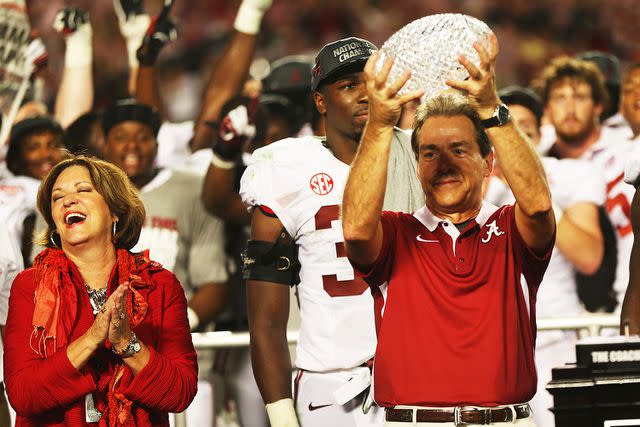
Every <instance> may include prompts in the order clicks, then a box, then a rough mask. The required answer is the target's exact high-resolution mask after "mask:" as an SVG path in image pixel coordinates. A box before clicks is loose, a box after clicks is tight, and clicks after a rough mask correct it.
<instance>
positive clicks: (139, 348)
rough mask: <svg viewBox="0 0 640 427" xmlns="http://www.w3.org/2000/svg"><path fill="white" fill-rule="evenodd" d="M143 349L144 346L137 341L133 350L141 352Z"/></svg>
mask: <svg viewBox="0 0 640 427" xmlns="http://www.w3.org/2000/svg"><path fill="white" fill-rule="evenodd" d="M141 349H142V347H140V343H139V342H136V343H134V344H133V351H134V352H135V353H137V352H139V351H140V350H141Z"/></svg>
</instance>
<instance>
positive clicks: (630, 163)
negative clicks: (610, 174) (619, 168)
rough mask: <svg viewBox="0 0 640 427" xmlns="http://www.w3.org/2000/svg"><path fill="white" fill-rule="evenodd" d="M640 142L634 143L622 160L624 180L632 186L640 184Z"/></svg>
mask: <svg viewBox="0 0 640 427" xmlns="http://www.w3.org/2000/svg"><path fill="white" fill-rule="evenodd" d="M639 178H640V144H638V143H635V144H634V146H633V148H632V149H631V151H630V152H629V153H628V157H627V160H626V161H625V162H624V182H626V183H627V184H631V185H633V186H634V187H636V186H638V184H640V180H639Z"/></svg>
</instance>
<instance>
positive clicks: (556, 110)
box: [541, 57, 634, 310]
mask: <svg viewBox="0 0 640 427" xmlns="http://www.w3.org/2000/svg"><path fill="white" fill-rule="evenodd" d="M541 89H542V100H543V104H544V107H545V116H546V117H547V119H548V120H549V122H550V123H551V124H552V125H553V126H554V128H555V133H556V140H555V142H554V144H553V145H552V146H551V148H550V150H549V154H550V155H552V156H554V157H558V158H561V159H564V158H573V159H584V160H588V161H590V162H591V164H592V165H594V166H596V167H599V168H601V169H602V171H603V173H604V176H605V181H606V186H607V193H606V203H605V206H606V210H607V214H608V216H609V219H610V220H611V223H612V224H613V226H614V228H615V230H616V238H617V251H618V260H617V265H616V270H615V273H616V279H615V282H614V285H613V289H614V291H615V294H616V298H617V302H618V305H617V310H619V309H620V305H621V303H622V299H623V296H624V292H625V289H626V287H627V283H628V280H629V268H628V265H629V257H630V254H631V246H632V244H633V233H632V229H631V220H630V210H631V209H630V207H631V200H632V198H633V193H634V188H633V187H632V186H631V185H629V184H626V183H625V182H624V181H623V175H624V161H625V158H626V157H627V155H628V153H629V151H630V149H631V143H630V141H629V140H628V138H625V137H623V136H622V134H621V133H620V132H616V131H612V130H609V128H605V127H601V126H600V121H599V117H600V114H601V112H602V110H603V108H604V107H605V106H606V105H607V103H608V97H607V91H606V89H605V86H604V81H603V78H602V75H601V73H600V71H599V70H598V69H597V67H596V66H595V65H594V64H592V63H590V62H586V61H581V60H577V59H574V58H568V57H558V58H556V59H554V60H553V61H552V62H551V64H549V65H548V66H547V67H546V68H545V70H544V72H543V77H542V79H541Z"/></svg>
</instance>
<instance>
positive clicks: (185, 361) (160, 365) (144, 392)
mask: <svg viewBox="0 0 640 427" xmlns="http://www.w3.org/2000/svg"><path fill="white" fill-rule="evenodd" d="M154 276H155V277H154V279H155V280H154V281H156V285H157V286H164V290H165V299H164V304H163V307H162V310H163V314H162V330H161V332H160V334H159V341H158V345H157V346H156V348H152V346H151V345H149V344H148V343H145V344H147V346H148V347H149V351H150V353H151V355H150V358H149V362H148V363H147V364H146V365H145V367H144V368H142V370H141V371H140V372H138V375H136V376H135V377H134V379H133V381H132V382H131V384H129V387H127V389H126V390H124V394H125V395H126V396H127V397H128V398H129V399H131V400H132V401H134V402H136V403H137V404H139V405H143V406H147V407H150V408H154V409H158V410H160V411H164V412H182V411H184V410H185V409H186V408H187V406H189V404H190V403H191V401H192V400H193V398H194V396H195V394H196V390H197V387H198V385H197V383H198V364H197V361H196V352H195V350H194V348H193V342H192V341H191V332H190V330H189V321H188V320H187V299H186V298H185V296H184V291H183V290H182V286H180V282H178V279H176V277H175V276H174V275H173V274H171V273H169V272H168V271H166V270H165V271H163V272H162V273H159V274H158V275H154Z"/></svg>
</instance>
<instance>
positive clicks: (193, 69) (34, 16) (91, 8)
mask: <svg viewBox="0 0 640 427" xmlns="http://www.w3.org/2000/svg"><path fill="white" fill-rule="evenodd" d="M161 3H162V2H161V1H160V0H147V1H145V2H144V4H145V10H146V11H148V12H149V13H150V14H152V15H153V14H155V13H157V12H158V11H159V10H160V8H161ZM27 4H28V10H29V15H30V20H31V24H32V27H33V29H34V30H36V31H37V32H38V33H39V34H40V35H41V36H42V38H43V39H44V41H45V44H46V46H47V49H48V51H49V52H50V55H49V56H50V58H49V61H50V63H49V67H48V68H47V70H46V72H45V73H44V74H43V76H44V78H45V80H46V82H47V84H46V85H45V88H44V91H45V93H44V94H43V96H44V99H45V100H46V101H48V102H51V101H52V99H53V97H54V96H55V88H56V87H58V86H57V85H58V83H59V81H60V77H61V72H62V66H63V64H62V59H63V55H62V52H63V49H64V43H63V41H62V39H61V38H60V37H57V36H56V35H55V33H54V30H53V29H52V27H51V24H52V22H53V18H54V16H55V14H56V12H57V11H58V10H59V9H61V8H62V7H66V6H75V7H79V8H81V9H83V10H86V11H88V12H89V14H90V16H91V21H92V25H93V27H94V62H95V67H94V70H95V81H96V106H105V105H107V104H108V103H109V102H110V101H111V100H112V99H113V96H114V94H116V95H119V96H120V97H123V96H124V95H126V93H127V92H126V81H127V64H126V54H125V43H124V41H123V38H122V36H121V34H120V32H119V30H118V23H117V20H116V17H115V15H114V13H113V7H112V5H111V2H110V1H109V0H99V1H88V0H84V1H82V0H75V1H61V0H55V1H41V0H32V1H27ZM238 4H239V2H238V1H213V2H205V1H189V2H186V1H185V2H180V1H178V2H176V4H175V6H174V8H173V11H172V17H173V18H174V21H175V23H176V26H177V27H178V33H179V37H178V40H176V41H175V43H172V44H171V45H170V46H168V47H167V48H166V49H165V50H164V51H163V52H162V55H161V56H160V58H159V71H160V81H161V85H162V87H163V93H164V95H165V96H164V98H165V103H166V104H167V107H168V111H169V113H170V118H171V119H172V120H175V121H180V120H185V119H187V118H190V117H192V116H193V115H194V114H195V111H197V108H198V105H197V102H196V100H198V99H199V93H200V91H201V89H202V87H203V85H204V83H205V81H206V80H205V79H206V76H207V75H208V72H209V70H210V69H211V67H213V66H214V65H215V62H216V60H217V58H218V57H219V55H220V53H221V49H222V47H223V46H224V42H225V40H226V39H227V38H228V36H229V28H230V25H231V23H232V21H233V18H234V16H235V10H236V9H237V6H238ZM435 13H466V14H469V15H471V16H474V17H476V18H478V19H481V20H483V21H485V22H487V24H488V25H489V26H490V27H491V28H492V29H493V31H494V32H495V33H496V34H497V36H498V38H499V40H500V41H501V52H502V53H501V55H500V57H499V58H498V69H499V70H500V72H499V76H498V78H499V80H500V83H501V85H507V84H524V85H526V84H528V83H529V82H530V81H531V79H532V78H533V77H534V76H535V75H536V74H537V73H538V72H539V70H540V69H541V68H542V67H543V66H544V64H546V63H547V62H548V61H549V60H550V59H551V58H552V57H554V56H556V55H559V54H561V53H565V54H569V55H572V54H575V53H577V52H581V51H585V50H603V51H607V52H611V53H613V54H614V55H616V56H618V57H619V58H620V59H621V60H622V61H623V62H627V61H629V62H633V61H634V60H638V59H640V58H639V56H640V51H639V50H638V49H637V46H638V45H639V44H640V35H638V33H637V31H636V23H637V22H638V21H639V20H640V9H639V8H638V7H637V3H636V2H634V0H612V1H604V0H589V1H579V0H561V1H552V0H544V1H536V2H532V1H527V0H515V1H509V2H502V1H498V0H480V1H475V0H434V1H420V0H400V1H388V0H380V1H370V0H356V1H349V2H344V1H340V0H303V1H298V0H280V1H277V2H275V4H274V5H273V7H272V8H271V10H270V12H269V13H268V14H267V15H266V16H265V19H264V23H263V27H262V33H261V37H260V40H259V46H258V49H257V52H256V58H260V57H263V58H266V59H267V60H268V61H273V60H275V59H277V58H280V57H283V56H286V55H292V54H314V53H315V51H316V50H317V49H318V47H319V46H322V45H323V44H325V43H327V42H329V41H331V40H335V39H338V38H341V37H346V36H347V35H350V34H357V35H358V36H360V37H363V38H365V39H367V40H371V41H372V42H373V43H374V44H376V45H377V46H378V47H380V46H381V45H382V44H383V43H384V41H385V40H386V39H387V38H388V37H389V36H390V35H391V34H393V33H394V32H395V31H397V30H398V29H399V28H401V27H402V26H403V25H405V24H406V23H408V22H410V21H412V20H414V19H417V18H420V17H423V16H426V15H431V14H435ZM255 72H256V73H257V74H258V76H260V75H261V74H263V73H264V70H263V69H262V70H261V69H257V70H256V71H255Z"/></svg>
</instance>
